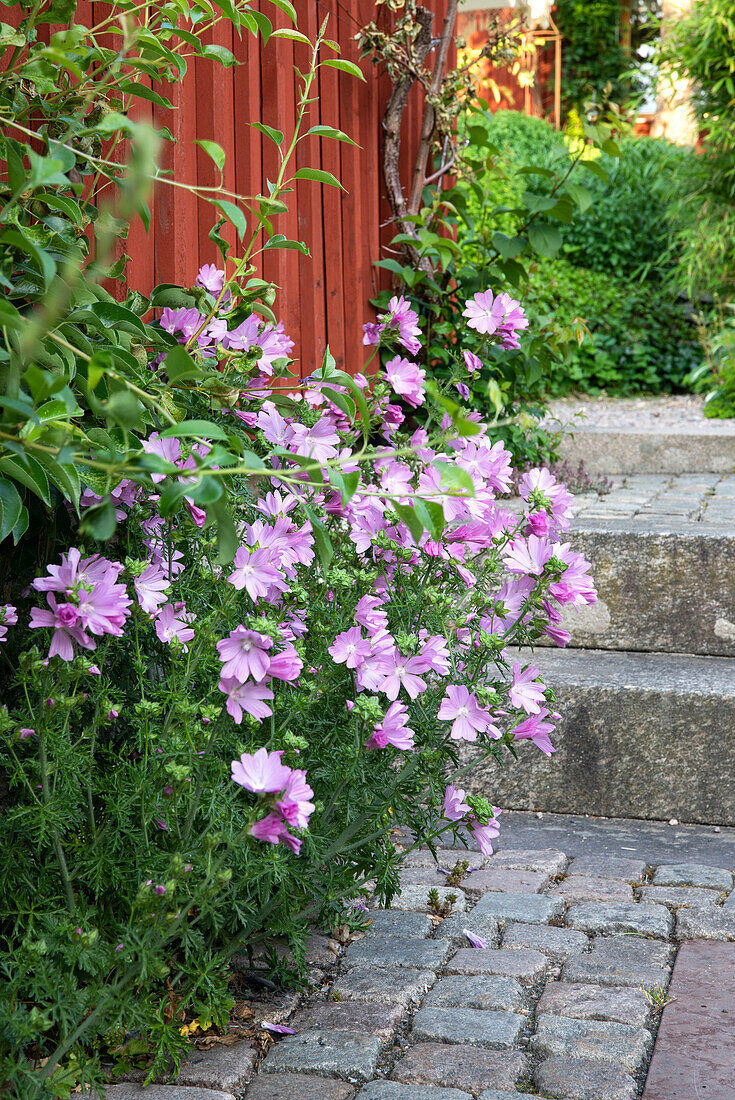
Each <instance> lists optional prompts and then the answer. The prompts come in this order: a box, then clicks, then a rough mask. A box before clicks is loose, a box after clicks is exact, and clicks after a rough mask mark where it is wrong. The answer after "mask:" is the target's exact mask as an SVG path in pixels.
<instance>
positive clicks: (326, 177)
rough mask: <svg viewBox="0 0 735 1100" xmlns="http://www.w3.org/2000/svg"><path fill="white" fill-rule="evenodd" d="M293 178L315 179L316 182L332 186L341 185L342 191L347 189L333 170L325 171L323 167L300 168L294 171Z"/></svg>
mask: <svg viewBox="0 0 735 1100" xmlns="http://www.w3.org/2000/svg"><path fill="white" fill-rule="evenodd" d="M293 178H294V179H295V180H314V182H315V183H326V184H329V186H330V187H339V189H340V191H345V192H346V191H347V188H345V187H343V186H342V184H341V183H340V182H339V180H338V179H337V177H336V176H333V175H332V173H331V172H324V171H322V169H321V168H299V169H298V171H296V172H294V176H293Z"/></svg>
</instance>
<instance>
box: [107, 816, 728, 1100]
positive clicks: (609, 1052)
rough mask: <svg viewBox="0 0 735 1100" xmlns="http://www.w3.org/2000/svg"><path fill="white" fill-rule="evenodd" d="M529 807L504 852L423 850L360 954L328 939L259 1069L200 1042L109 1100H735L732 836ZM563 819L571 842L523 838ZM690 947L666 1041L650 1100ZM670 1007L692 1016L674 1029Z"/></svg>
mask: <svg viewBox="0 0 735 1100" xmlns="http://www.w3.org/2000/svg"><path fill="white" fill-rule="evenodd" d="M512 816H513V818H514V819H515V820H511V821H509V829H508V835H507V837H506V839H505V840H504V841H503V847H502V848H501V850H500V851H498V852H497V853H496V854H495V855H493V856H492V857H490V858H489V859H485V858H484V857H482V856H481V855H480V853H479V852H477V851H472V850H469V851H468V850H466V849H464V848H455V849H441V850H439V851H438V859H439V862H438V865H437V864H436V863H435V861H434V859H433V857H432V856H431V853H430V852H428V851H416V852H412V853H410V854H409V856H408V857H407V860H406V867H405V870H404V872H403V876H402V882H403V887H404V888H403V891H402V893H401V895H400V896H398V897H397V898H396V899H395V901H394V905H393V908H392V909H390V910H377V911H373V912H372V913H371V917H372V922H373V923H372V926H371V927H370V928H369V930H368V931H367V933H366V934H365V936H364V937H363V938H360V939H356V940H354V941H353V942H352V943H351V944H350V945H349V946H348V947H347V948H346V949H345V950H343V951H341V950H340V949H338V948H337V945H336V944H335V943H334V942H333V941H329V940H328V939H327V938H326V937H321V936H314V937H312V939H311V942H310V947H309V961H310V964H311V965H312V967H313V969H312V975H311V976H312V983H313V992H312V993H311V994H310V996H308V997H306V998H304V999H303V1000H302V1001H301V1003H300V1004H298V1005H297V1004H296V1003H295V998H293V996H287V997H286V998H284V1000H283V1012H282V1014H279V1015H278V1018H279V1019H281V1021H282V1022H283V1023H286V1024H287V1025H288V1026H290V1027H291V1028H293V1030H294V1032H295V1034H293V1035H285V1036H284V1037H282V1038H281V1037H278V1038H276V1041H275V1042H274V1043H273V1045H272V1047H271V1048H270V1050H269V1051H268V1053H267V1054H266V1056H265V1058H263V1060H262V1061H261V1062H260V1064H259V1065H258V1066H257V1067H256V1066H255V1062H256V1054H255V1051H254V1050H253V1049H252V1047H251V1046H250V1045H249V1043H247V1042H243V1043H242V1044H240V1045H237V1046H233V1047H228V1048H225V1049H223V1048H217V1047H215V1048H211V1049H209V1050H205V1051H200V1052H196V1053H195V1054H193V1055H192V1058H191V1059H190V1062H189V1063H188V1064H187V1066H185V1067H184V1070H183V1071H182V1073H181V1075H180V1077H179V1078H178V1083H177V1084H174V1085H169V1086H153V1087H152V1088H150V1089H148V1090H146V1092H145V1093H141V1091H140V1089H139V1088H138V1087H137V1086H134V1085H118V1086H115V1087H113V1088H112V1089H110V1090H108V1096H109V1098H110V1100H133V1098H137V1097H139V1096H143V1097H145V1100H169V1098H170V1100H231V1098H232V1097H233V1096H234V1095H236V1096H241V1097H245V1098H246V1100H352V1098H353V1097H354V1098H355V1100H470V1098H471V1097H474V1098H479V1100H517V1098H519V1096H520V1095H527V1096H529V1097H530V1096H533V1097H539V1098H540V1097H544V1098H549V1100H551V1098H554V1100H639V1098H641V1096H643V1100H698V1098H699V1097H700V1095H701V1096H705V1097H708V1098H710V1100H732V1097H733V1095H735V1085H733V1083H732V1082H734V1081H735V1070H734V1069H733V1066H735V1046H733V1029H732V1026H731V1024H730V1019H729V1018H728V1016H727V1006H728V1004H729V1005H730V1009H731V1010H732V1011H735V1005H734V1004H732V1000H733V998H732V992H731V990H732V986H730V988H728V989H722V988H721V986H720V981H721V978H722V977H724V978H725V979H726V978H727V976H730V977H731V978H732V980H733V981H735V943H731V942H727V941H732V940H735V894H733V892H732V891H733V873H732V870H731V866H735V830H732V829H723V830H720V829H719V828H716V829H714V830H713V829H712V828H707V827H704V826H694V827H689V828H688V829H684V830H682V831H681V832H678V831H676V830H674V829H673V828H671V827H663V826H660V825H657V824H654V823H651V824H648V823H641V822H635V821H628V822H615V823H610V822H604V821H599V820H598V821H590V822H585V820H584V819H575V818H562V817H557V816H555V815H543V817H542V818H537V817H536V816H535V815H532V814H518V815H512ZM550 832H551V834H552V835H556V836H559V837H560V838H566V839H568V841H569V843H568V844H567V845H566V847H567V849H568V850H567V851H563V850H560V849H557V848H547V847H542V848H538V849H536V850H532V849H529V848H526V847H517V846H515V845H516V844H517V843H518V841H519V840H520V841H521V842H525V841H526V839H527V838H528V837H529V836H533V835H534V833H536V834H537V836H538V837H539V839H541V840H542V841H543V840H544V839H545V838H548V836H549V835H550ZM631 836H634V837H635V838H636V839H635V843H634V844H631V843H625V842H626V841H630V838H631ZM647 838H648V842H649V847H650V851H651V856H650V858H649V857H647V856H646V855H645V849H646V841H647ZM631 848H634V849H635V850H634V851H633V852H631V851H630V849H631ZM679 852H682V853H683V856H682V858H681V859H676V858H674V857H675V856H676V855H677V853H679ZM697 853H702V854H701V856H700V859H701V860H702V861H701V862H698V861H697V858H696V857H697ZM463 859H469V861H470V866H471V867H472V868H474V869H473V870H472V871H471V872H470V873H468V874H467V875H465V876H464V877H463V878H462V880H461V883H460V886H459V887H458V888H454V889H452V888H448V887H447V886H446V876H445V875H444V874H443V873H442V872H440V871H438V870H437V866H439V867H442V868H443V869H444V871H448V870H451V869H452V868H453V867H454V866H455V865H456V863H457V861H458V860H463ZM717 860H719V861H721V863H722V864H723V865H722V866H718V865H717V863H716V862H715V861H717ZM730 865H731V866H730ZM432 888H433V889H436V890H437V893H438V895H439V898H440V900H443V899H444V898H445V897H446V895H447V894H450V893H453V894H454V895H456V901H455V903H454V908H453V912H452V914H451V915H450V916H448V917H447V918H446V919H443V920H440V919H438V918H436V917H435V916H433V915H432V913H431V911H430V907H429V906H428V905H427V898H428V893H429V890H430V889H432ZM466 930H467V931H469V932H471V933H473V934H474V935H475V936H479V937H481V938H482V939H483V940H485V941H487V947H485V948H482V947H479V948H478V947H471V946H470V943H469V941H468V938H467V935H466ZM682 941H687V942H686V943H685V946H684V947H681V948H680V945H681V944H682ZM692 941H693V942H692ZM693 948H697V949H698V951H699V955H697V954H696V953H695V955H694V956H693V958H692V959H689V960H687V956H686V954H685V953H686V952H691V951H692V949H693ZM335 950H337V951H340V953H339V955H336V954H335V953H334V952H335ZM677 951H679V954H680V957H681V962H682V976H681V979H680V980H679V979H678V978H677V975H678V973H679V966H678V964H677V971H676V974H675V976H674V986H673V987H672V988H676V989H677V992H676V1000H674V1001H672V1002H671V1003H670V1004H669V1005H668V1006H667V1008H666V1010H665V1013H666V1014H665V1015H664V1021H665V1025H664V1029H663V1030H662V1042H665V1045H666V1048H667V1049H665V1050H664V1051H663V1053H662V1056H661V1057H660V1058H659V1056H658V1053H657V1056H656V1057H655V1058H654V1060H653V1064H652V1069H651V1075H652V1076H651V1082H652V1083H651V1090H650V1091H646V1092H645V1093H643V1089H644V1083H645V1080H646V1073H647V1070H648V1067H649V1063H650V1060H651V1053H652V1050H653V1045H654V1039H655V1036H656V1031H657V1029H658V1026H659V1021H660V1018H661V1007H662V1005H663V1004H664V1003H665V1002H666V1001H667V996H668V990H669V988H670V982H671V980H672V968H673V966H674V960H675V959H676V957H677ZM711 952H715V953H717V952H719V955H717V954H716V955H715V956H714V957H712V956H711V955H710V953H711ZM723 952H724V953H725V954H724V955H723V954H722V953H723ZM723 968H724V969H723ZM728 968H729V970H728ZM708 975H709V976H708ZM707 981H709V983H710V990H709V993H707V994H706V996H705V1001H706V1002H707V1003H706V1004H705V1005H704V1006H703V1005H702V1003H701V1002H702V996H701V994H702V990H703V988H704V985H703V984H702V983H704V984H705V985H706V982H707ZM677 983H678V984H677ZM679 987H680V988H679ZM713 990H715V991H717V992H713ZM718 996H719V1001H718V999H717V998H718ZM710 1002H712V1003H711V1004H710ZM254 1007H256V1008H257V1005H256V1006H254ZM710 1009H711V1011H710ZM692 1010H694V1011H695V1012H699V1013H700V1019H699V1024H700V1028H699V1031H698V1032H697V1035H698V1039H697V1048H696V1049H695V1050H694V1051H692V1050H687V1049H686V1044H685V1041H684V1040H685V1038H686V1035H687V1034H689V1033H690V1032H691V1027H690V1023H691V1018H692V1017H691V1012H692ZM723 1010H724V1011H723ZM267 1011H268V1014H269V1015H268V1018H269V1019H270V1020H272V1019H273V1018H274V1008H273V1005H270V1006H269V1008H268V1010H267ZM672 1013H683V1014H684V1015H683V1022H682V1019H678V1018H677V1017H676V1016H675V1015H672V1023H671V1026H667V1024H666V1021H667V1019H668V1015H669V1014H672ZM702 1016H703V1019H702V1018H701V1017H702ZM723 1021H724V1027H725V1030H724V1031H723ZM703 1029H704V1031H706V1037H705V1035H704V1031H703ZM664 1033H666V1037H664ZM723 1036H724V1038H723ZM728 1043H729V1046H728ZM718 1044H719V1045H718ZM723 1044H724V1046H723ZM720 1048H722V1049H724V1050H725V1051H726V1053H725V1054H724V1055H723V1054H722V1053H721V1052H720V1053H718V1051H720ZM728 1052H729V1053H728ZM723 1073H724V1074H725V1075H726V1076H725V1077H724V1078H723V1076H722V1075H723ZM672 1074H674V1076H673V1077H672ZM676 1074H678V1076H676ZM703 1074H704V1079H703ZM654 1078H655V1080H654ZM675 1082H680V1087H679V1085H675ZM692 1082H694V1083H695V1084H696V1082H699V1084H700V1085H701V1084H705V1085H706V1086H707V1087H706V1090H705V1091H701V1092H700V1090H699V1087H698V1086H697V1087H695V1084H692ZM654 1086H655V1087H654ZM718 1090H719V1091H718Z"/></svg>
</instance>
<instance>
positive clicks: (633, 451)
mask: <svg viewBox="0 0 735 1100" xmlns="http://www.w3.org/2000/svg"><path fill="white" fill-rule="evenodd" d="M702 408H703V402H702V399H701V398H697V397H693V396H688V397H680V398H678V399H677V398H674V397H666V398H659V399H656V398H654V399H650V398H649V399H627V400H626V399H618V400H615V401H609V400H605V399H602V400H600V399H597V400H596V399H594V398H586V399H584V400H564V401H555V402H552V406H551V415H550V416H549V417H548V418H547V421H546V424H547V425H548V426H550V427H551V428H554V427H557V428H558V427H559V425H563V426H565V427H566V428H568V429H569V430H570V431H571V432H572V434H571V435H570V434H567V435H565V436H564V437H563V438H562V439H561V441H560V455H561V458H562V460H564V461H566V462H568V463H570V464H571V465H573V466H575V467H576V466H578V465H579V463H580V462H582V463H583V464H584V467H585V469H586V470H587V471H588V473H593V474H680V473H691V474H693V473H731V472H732V471H733V470H735V420H709V419H707V418H706V417H705V416H704V414H703V412H702Z"/></svg>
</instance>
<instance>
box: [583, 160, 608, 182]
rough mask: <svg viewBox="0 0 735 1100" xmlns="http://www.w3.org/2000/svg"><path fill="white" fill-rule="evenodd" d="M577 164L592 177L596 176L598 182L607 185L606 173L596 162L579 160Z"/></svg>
mask: <svg viewBox="0 0 735 1100" xmlns="http://www.w3.org/2000/svg"><path fill="white" fill-rule="evenodd" d="M579 163H580V164H581V165H582V167H583V168H586V169H587V171H588V172H591V173H592V175H593V176H597V178H598V180H602V182H603V183H607V172H606V171H605V169H604V168H603V167H602V165H601V164H598V163H597V161H596V160H584V159H583V160H580V161H579Z"/></svg>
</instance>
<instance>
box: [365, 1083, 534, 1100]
mask: <svg viewBox="0 0 735 1100" xmlns="http://www.w3.org/2000/svg"><path fill="white" fill-rule="evenodd" d="M517 1097H518V1094H517V1093H516V1100H517ZM357 1100H472V1098H471V1096H470V1094H469V1093H468V1092H460V1091H459V1089H437V1088H432V1087H431V1086H428V1087H424V1086H423V1085H399V1083H398V1082H397V1081H371V1082H370V1083H369V1084H367V1085H365V1086H364V1087H363V1088H361V1089H360V1091H359V1093H358V1094H357Z"/></svg>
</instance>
